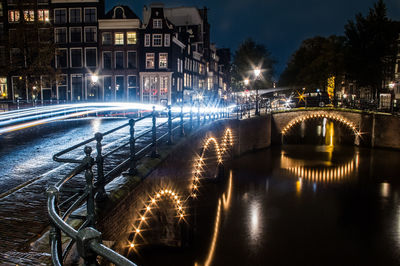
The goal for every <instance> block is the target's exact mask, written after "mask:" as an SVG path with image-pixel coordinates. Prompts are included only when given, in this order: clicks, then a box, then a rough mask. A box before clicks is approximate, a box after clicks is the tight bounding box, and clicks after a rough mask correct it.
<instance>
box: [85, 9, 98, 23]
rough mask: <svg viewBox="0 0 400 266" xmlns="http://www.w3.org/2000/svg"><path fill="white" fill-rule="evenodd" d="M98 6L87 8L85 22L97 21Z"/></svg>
mask: <svg viewBox="0 0 400 266" xmlns="http://www.w3.org/2000/svg"><path fill="white" fill-rule="evenodd" d="M96 20H97V17H96V8H92V7H91V8H85V22H86V23H92V22H96Z"/></svg>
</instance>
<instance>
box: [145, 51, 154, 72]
mask: <svg viewBox="0 0 400 266" xmlns="http://www.w3.org/2000/svg"><path fill="white" fill-rule="evenodd" d="M146 68H147V69H153V68H154V53H146Z"/></svg>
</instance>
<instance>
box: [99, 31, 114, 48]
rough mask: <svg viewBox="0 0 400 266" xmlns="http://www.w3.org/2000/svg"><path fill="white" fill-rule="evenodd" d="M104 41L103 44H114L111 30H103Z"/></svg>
mask: <svg viewBox="0 0 400 266" xmlns="http://www.w3.org/2000/svg"><path fill="white" fill-rule="evenodd" d="M101 36H102V43H103V45H112V35H111V32H103V34H102V35H101Z"/></svg>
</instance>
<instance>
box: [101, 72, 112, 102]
mask: <svg viewBox="0 0 400 266" xmlns="http://www.w3.org/2000/svg"><path fill="white" fill-rule="evenodd" d="M103 83H104V84H103V86H104V100H105V101H112V100H114V93H113V89H112V77H109V76H108V77H104V82H103Z"/></svg>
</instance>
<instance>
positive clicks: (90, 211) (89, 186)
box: [84, 146, 105, 227]
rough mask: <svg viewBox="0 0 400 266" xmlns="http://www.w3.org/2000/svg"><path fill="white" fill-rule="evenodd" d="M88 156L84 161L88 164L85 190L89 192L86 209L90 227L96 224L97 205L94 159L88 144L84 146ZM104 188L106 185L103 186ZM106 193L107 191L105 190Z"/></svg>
mask: <svg viewBox="0 0 400 266" xmlns="http://www.w3.org/2000/svg"><path fill="white" fill-rule="evenodd" d="M84 151H85V154H86V157H85V159H84V163H85V164H86V170H85V180H86V187H85V190H86V192H87V193H88V196H87V204H86V211H87V216H86V220H87V221H88V227H94V225H95V220H94V219H95V206H94V186H93V171H92V166H93V163H94V159H93V158H92V156H91V153H92V148H91V147H89V146H86V147H85V148H84ZM103 189H104V186H103ZM104 194H105V192H104Z"/></svg>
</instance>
